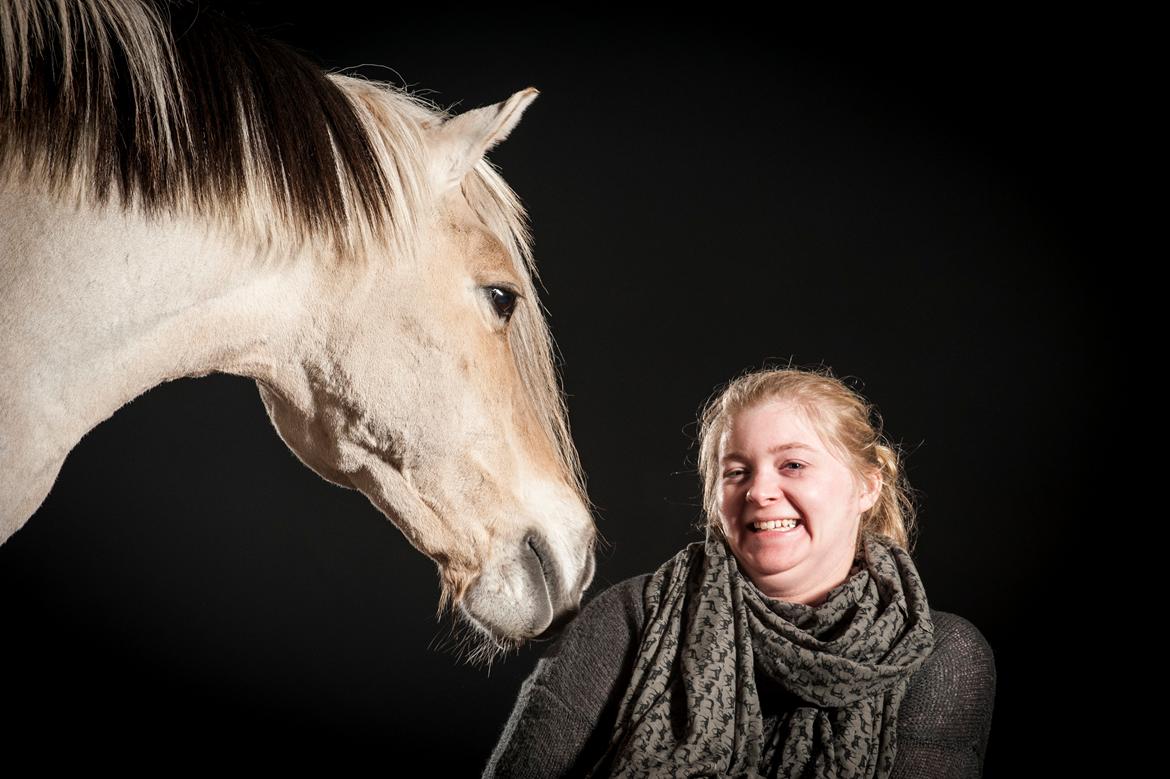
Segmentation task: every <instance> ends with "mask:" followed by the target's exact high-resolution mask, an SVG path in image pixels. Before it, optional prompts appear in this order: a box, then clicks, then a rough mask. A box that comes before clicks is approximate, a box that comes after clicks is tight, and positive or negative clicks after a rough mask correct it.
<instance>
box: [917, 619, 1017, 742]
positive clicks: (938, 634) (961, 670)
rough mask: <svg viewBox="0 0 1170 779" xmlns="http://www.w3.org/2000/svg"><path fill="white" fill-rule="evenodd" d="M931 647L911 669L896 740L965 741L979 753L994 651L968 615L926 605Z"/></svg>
mask: <svg viewBox="0 0 1170 779" xmlns="http://www.w3.org/2000/svg"><path fill="white" fill-rule="evenodd" d="M930 616H931V620H932V621H933V623H934V650H933V651H932V652H931V653H930V655H929V656H928V657H927V658H926V660H925V662H923V664H922V666H921V667H920V668H919V669H918V671H917V672H916V673H915V674H914V676H913V678H912V679H911V681H910V686H909V688H908V689H907V691H906V698H905V700H904V701H903V703H902V707H901V709H900V712H899V735H898V737H899V739H901V738H903V736H904V735H905V736H906V737H908V738H921V739H924V740H929V741H932V742H935V743H942V742H953V743H966V744H969V745H971V746H972V747H974V748H975V750H976V751H977V752H978V754H979V755H980V756H982V754H983V751H984V749H985V748H986V744H987V736H988V733H989V731H990V729H991V713H992V709H993V708H994V706H995V682H996V673H995V656H994V654H993V653H992V651H991V645H990V644H989V643H988V642H987V639H986V638H985V637H984V636H983V633H981V632H980V631H979V628H977V627H975V625H973V624H972V623H971V622H970V620H967V619H965V618H964V617H961V616H959V615H958V614H951V613H949V612H945V611H937V610H935V609H931V610H930Z"/></svg>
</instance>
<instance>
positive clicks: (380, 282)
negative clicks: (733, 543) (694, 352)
mask: <svg viewBox="0 0 1170 779" xmlns="http://www.w3.org/2000/svg"><path fill="white" fill-rule="evenodd" d="M536 94H537V92H536V90H535V89H527V90H524V91H522V92H519V93H517V94H515V95H513V96H512V97H511V98H510V99H508V100H506V101H504V102H502V103H499V104H497V105H493V106H488V107H485V108H480V109H476V110H472V111H468V112H466V113H463V114H461V115H458V116H455V117H452V118H447V119H446V120H445V121H443V120H442V118H439V117H434V118H425V119H422V120H421V121H420V122H419V135H418V139H419V141H420V142H421V144H422V145H423V146H424V147H425V153H424V158H425V160H426V164H425V168H424V169H425V171H426V180H425V181H420V182H416V184H417V185H418V187H419V188H420V189H422V190H424V191H427V192H429V193H430V194H429V196H428V199H429V201H430V203H431V208H430V209H428V210H426V212H425V213H424V214H421V215H418V218H419V219H420V220H422V221H421V223H420V225H419V228H420V234H421V235H422V236H424V240H422V241H421V242H420V244H419V247H418V249H417V251H416V252H414V253H413V255H412V256H410V257H388V256H385V257H379V256H376V254H374V255H373V256H371V257H369V258H367V260H366V261H365V262H360V263H344V262H340V261H333V262H325V263H322V264H321V267H322V268H323V272H322V273H321V274H320V279H319V282H318V283H319V286H320V300H321V301H322V302H321V304H320V305H319V307H318V310H317V311H316V312H315V313H314V320H315V322H316V328H315V332H314V334H313V337H312V339H311V343H308V344H307V345H306V348H305V350H304V353H303V355H302V358H301V364H300V365H298V366H295V370H298V371H304V372H305V374H306V379H307V385H308V386H310V387H312V391H311V392H310V393H306V394H305V395H304V396H303V397H300V398H291V397H284V396H282V394H281V393H279V392H278V391H277V390H276V389H275V388H274V387H273V386H271V385H269V384H267V383H265V382H263V381H259V382H258V385H259V388H260V395H261V398H262V399H263V401H264V405H265V406H266V408H267V410H268V413H269V416H270V418H271V420H272V422H273V424H274V425H275V427H276V429H277V431H278V432H279V434H280V436H281V437H282V439H283V440H284V441H285V443H286V444H287V445H288V446H289V447H290V448H291V449H292V450H293V452H295V453H296V455H297V456H298V457H299V458H300V459H301V460H302V461H303V462H304V463H305V464H306V465H308V466H309V467H310V468H312V469H313V470H314V471H316V472H317V473H318V474H320V475H321V476H322V477H323V478H325V479H327V480H329V481H331V482H333V483H335V484H339V485H341V486H344V487H349V488H353V489H357V490H360V491H361V492H362V493H363V494H364V495H366V497H368V498H369V499H370V501H371V502H372V503H373V504H374V505H375V506H377V508H378V509H380V510H381V511H382V512H383V513H384V514H385V515H386V516H387V517H388V518H389V519H390V520H391V521H392V522H393V523H394V524H395V525H396V526H397V527H398V528H399V529H400V530H401V531H402V532H403V533H404V534H405V535H406V537H407V538H408V539H409V540H410V542H411V543H412V544H413V545H414V546H415V547H416V548H418V549H419V550H420V551H421V552H423V553H424V554H426V555H427V556H428V557H430V558H431V559H432V560H434V561H435V562H436V563H437V564H438V566H439V569H440V576H441V580H442V583H443V597H442V598H441V605H440V609H442V607H443V605H445V604H448V603H455V604H458V606H459V607H460V608H461V610H462V613H463V614H464V615H465V616H466V617H468V618H470V620H471V621H472V622H473V623H474V624H475V625H477V626H478V627H479V628H481V629H483V630H484V631H486V633H488V634H490V636H491V637H492V638H494V639H495V641H496V642H497V644H504V645H507V644H509V643H515V642H518V641H521V640H523V639H526V638H529V637H533V636H537V635H539V634H540V633H542V632H544V631H545V630H546V629H547V628H548V627H549V626H550V625H552V624H553V623H554V621H555V620H556V619H558V618H560V617H563V616H565V615H566V614H567V613H569V612H571V611H572V610H573V609H575V608H576V606H577V604H578V603H579V600H580V596H581V593H582V592H583V590H584V588H585V587H586V586H588V584H589V582H590V580H591V579H592V576H593V570H594V562H593V551H592V549H593V542H594V537H595V529H594V525H593V521H592V517H591V515H590V512H589V510H588V508H587V506H586V498H585V493H584V489H583V487H582V479H581V476H580V469H579V466H578V464H577V460H576V455H575V451H574V449H573V446H572V442H571V440H570V439H569V437H568V431H567V425H566V422H565V411H564V407H563V401H562V400H561V394H560V391H559V385H558V383H557V378H556V374H555V370H554V366H553V361H552V353H551V340H550V338H549V335H548V330H547V326H546V324H545V323H544V318H543V315H542V313H541V310H540V306H539V301H538V299H537V295H536V293H535V290H534V285H533V282H532V278H531V274H530V272H529V270H530V269H529V266H528V263H527V262H526V258H525V256H524V253H525V251H524V250H523V248H522V247H523V246H524V241H523V240H519V241H518V240H516V236H515V235H514V233H513V231H511V230H509V229H507V226H506V225H505V224H501V221H506V220H503V219H502V217H501V214H505V213H508V212H509V209H507V208H503V209H500V208H496V207H495V206H496V205H498V201H497V197H498V196H499V195H500V193H501V191H506V188H504V189H503V190H501V188H500V184H501V182H499V180H498V178H497V177H496V176H495V173H494V171H493V170H491V169H490V167H489V163H487V162H486V160H484V157H483V155H484V153H485V152H486V151H487V150H488V149H490V148H492V147H493V146H494V145H496V144H497V143H499V142H500V141H502V140H503V139H504V138H505V137H507V135H508V133H509V132H510V131H511V130H512V128H513V127H515V126H516V124H517V122H518V121H519V120H520V117H521V115H522V113H523V111H524V109H525V108H526V107H527V106H528V105H529V103H531V102H532V100H534V99H535V97H536Z"/></svg>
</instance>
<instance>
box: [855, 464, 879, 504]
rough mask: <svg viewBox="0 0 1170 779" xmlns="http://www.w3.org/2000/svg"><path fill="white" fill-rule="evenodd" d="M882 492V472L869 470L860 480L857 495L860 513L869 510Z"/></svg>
mask: <svg viewBox="0 0 1170 779" xmlns="http://www.w3.org/2000/svg"><path fill="white" fill-rule="evenodd" d="M881 494H882V474H881V471H877V470H874V471H870V472H869V473H867V474H865V476H864V477H863V478H862V480H861V495H860V496H859V504H860V506H859V507H860V509H861V511H862V513H865V512H866V511H869V510H870V509H871V508H873V507H874V504H876V503H877V501H878V498H879V497H881Z"/></svg>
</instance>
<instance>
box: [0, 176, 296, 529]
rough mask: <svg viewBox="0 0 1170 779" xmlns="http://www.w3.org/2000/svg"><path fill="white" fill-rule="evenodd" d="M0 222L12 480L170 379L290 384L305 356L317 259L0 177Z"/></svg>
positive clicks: (56, 456)
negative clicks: (270, 256)
mask: <svg viewBox="0 0 1170 779" xmlns="http://www.w3.org/2000/svg"><path fill="white" fill-rule="evenodd" d="M0 224H2V225H4V230H3V231H0V328H2V331H3V332H4V338H3V339H2V340H0V376H4V381H3V382H0V419H2V420H3V425H2V426H0V443H4V444H5V445H4V446H0V460H3V462H0V467H3V468H4V473H5V476H6V477H7V476H9V475H11V474H12V473H13V472H14V471H12V470H9V469H10V468H16V465H14V463H20V464H21V467H38V466H39V467H51V464H52V463H53V462H57V463H58V467H59V462H60V461H63V460H64V455H65V454H67V453H68V451H69V449H71V448H72V447H73V445H74V444H75V443H76V442H77V441H78V440H80V438H81V437H82V436H83V435H85V433H86V432H87V431H88V430H90V429H91V428H92V427H94V426H95V425H96V424H98V423H99V422H101V421H102V420H104V419H106V418H107V417H109V416H110V415H111V414H113V413H114V412H115V411H116V410H117V409H118V408H120V407H121V406H122V405H124V404H125V403H127V402H128V401H130V400H132V399H133V398H135V397H137V396H138V395H140V394H142V393H143V392H145V391H146V390H148V389H150V388H151V387H153V386H155V385H157V384H159V383H161V382H164V381H168V380H171V379H176V378H180V377H184V376H201V375H205V374H207V373H210V372H215V371H218V372H225V373H234V374H239V375H245V376H251V377H253V378H257V379H261V380H265V381H271V382H273V383H274V384H275V385H277V388H278V389H282V388H281V387H280V386H279V385H280V384H281V380H282V375H281V372H282V371H287V370H288V366H289V365H290V363H295V362H297V360H296V357H297V355H295V354H294V353H293V351H294V348H302V345H303V343H304V341H305V339H304V338H302V335H303V333H302V331H303V322H304V317H303V311H304V309H303V307H304V301H308V300H312V299H313V295H312V294H311V293H312V287H313V285H314V283H315V275H316V274H315V273H314V271H313V270H312V267H311V266H312V265H313V263H311V262H310V260H309V258H307V257H293V258H287V257H285V258H281V259H280V261H279V262H278V261H275V260H273V261H269V262H263V261H261V260H260V259H258V258H257V257H256V256H255V252H251V255H252V256H248V255H249V254H250V253H249V251H248V249H247V248H246V247H242V246H240V245H236V244H234V242H232V241H231V240H230V239H228V238H227V237H224V236H220V237H217V233H216V232H215V231H212V230H210V229H207V228H206V226H204V225H201V224H199V223H198V222H194V221H190V220H183V219H178V218H162V217H160V218H151V219H147V218H144V217H143V216H141V215H136V214H134V213H133V212H125V211H123V210H122V209H121V208H118V207H106V208H97V209H94V208H87V207H77V206H73V205H66V204H64V203H62V202H60V201H58V200H55V199H52V198H48V197H45V196H43V195H38V194H36V193H35V192H30V191H20V190H19V189H16V188H14V187H13V186H8V187H0ZM310 340H311V339H310ZM54 473H55V471H54ZM3 537H4V536H3V534H0V540H2V539H3Z"/></svg>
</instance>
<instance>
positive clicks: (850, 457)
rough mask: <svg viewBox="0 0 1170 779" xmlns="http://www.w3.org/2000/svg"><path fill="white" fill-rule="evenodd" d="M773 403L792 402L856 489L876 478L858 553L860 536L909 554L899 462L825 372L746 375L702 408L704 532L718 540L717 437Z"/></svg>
mask: <svg viewBox="0 0 1170 779" xmlns="http://www.w3.org/2000/svg"><path fill="white" fill-rule="evenodd" d="M774 401H781V402H790V403H793V404H795V405H796V406H797V408H799V409H800V410H801V411H803V412H804V413H805V415H806V416H807V418H808V420H809V422H810V423H811V424H812V425H813V427H814V428H815V429H816V431H817V433H818V434H819V435H820V436H821V438H822V439H823V440H824V442H825V443H826V444H827V445H828V446H830V447H832V448H834V449H836V450H837V454H838V456H839V457H840V459H841V461H842V462H843V463H845V465H846V466H847V467H848V468H849V469H850V470H851V471H852V472H853V475H854V478H855V479H857V480H859V482H860V481H861V480H864V479H865V478H866V475H867V474H873V473H874V472H876V473H878V474H880V476H881V480H882V486H881V491H880V493H879V495H878V499H877V502H876V503H874V505H873V506H872V507H871V508H870V509H869V510H867V511H866V512H865V513H864V514H862V516H861V527H860V530H859V532H858V534H857V550H858V551H860V549H861V543H862V539H863V538H864V537H865V536H866V535H879V536H885V537H886V538H888V539H890V540H891V541H893V542H894V543H896V544H897V545H898V546H900V547H902V548H903V549H905V550H906V551H910V550H911V544H912V543H913V535H914V530H915V520H916V517H915V509H914V502H913V499H912V497H911V495H912V493H911V489H910V484H909V482H908V481H907V479H906V475H905V473H904V471H903V469H902V458H901V455H900V453H899V451H898V450H897V449H896V448H895V447H894V446H893V445H892V444H890V443H889V441H888V440H887V439H886V437H885V435H884V434H883V433H882V420H881V415H880V414H879V413H878V411H877V409H876V408H875V407H874V406H873V405H872V404H870V403H869V402H868V401H867V400H866V399H865V398H863V397H862V396H861V395H860V394H858V393H857V392H855V391H854V390H852V389H850V388H849V387H847V386H846V385H845V384H844V382H842V381H841V380H840V379H837V378H835V377H834V376H833V375H832V373H831V372H830V371H829V370H828V369H821V370H807V369H801V368H783V369H772V370H759V371H753V372H750V373H747V374H745V375H743V376H740V377H739V378H737V379H734V380H733V381H731V382H729V383H728V384H727V385H726V386H725V387H724V388H723V389H722V390H721V391H718V392H717V393H716V394H715V395H714V396H713V397H712V398H711V400H710V401H709V402H708V403H707V405H706V407H705V408H704V409H703V411H702V413H701V414H700V416H699V476H700V478H701V479H702V482H703V509H704V513H705V523H706V526H707V527H708V528H709V529H710V530H712V531H713V532H715V533H717V534H719V535H721V536H722V535H723V524H722V522H721V521H720V515H719V503H720V497H721V495H720V492H721V491H720V487H719V483H720V467H719V446H720V443H721V441H722V439H723V435H724V433H725V432H726V431H727V430H728V428H729V427H730V426H731V421H732V419H733V418H734V417H735V415H736V414H738V413H740V412H741V411H744V410H746V409H749V408H752V407H754V406H757V405H759V404H761V403H768V402H774Z"/></svg>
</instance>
